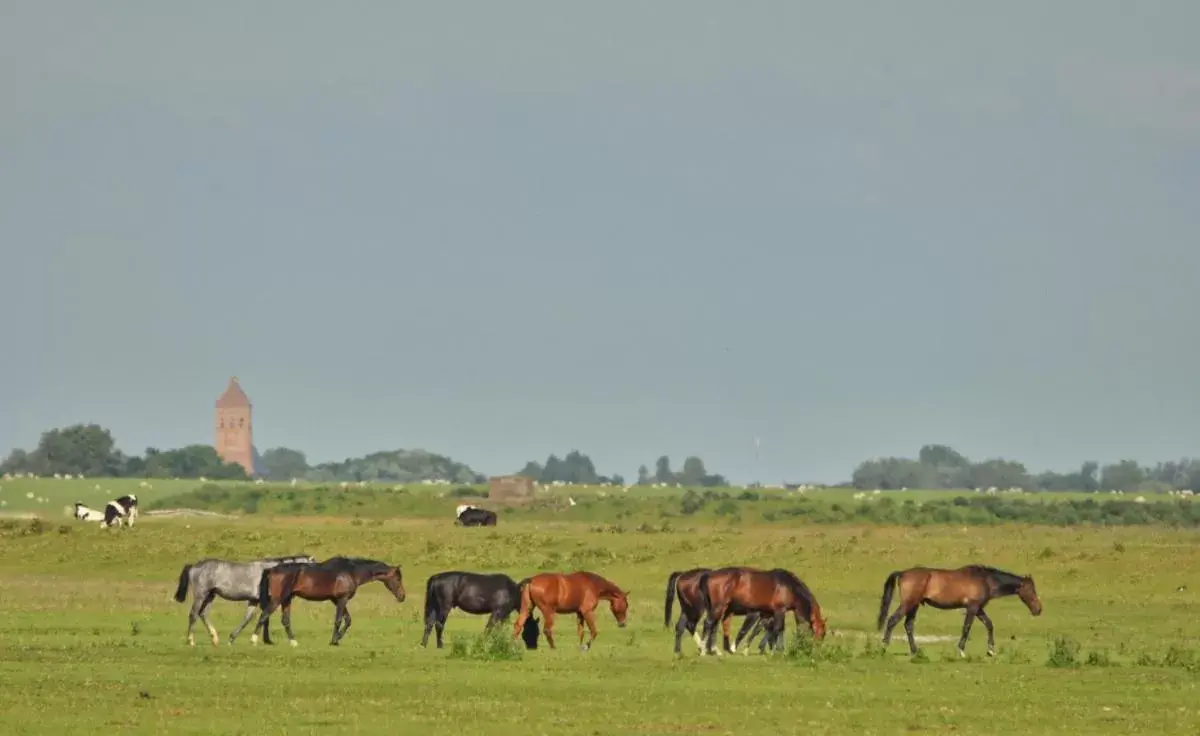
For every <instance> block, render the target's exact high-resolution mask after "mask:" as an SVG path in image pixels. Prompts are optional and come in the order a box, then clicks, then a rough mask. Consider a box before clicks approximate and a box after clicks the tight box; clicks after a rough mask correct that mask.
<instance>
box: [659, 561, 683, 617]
mask: <svg viewBox="0 0 1200 736" xmlns="http://www.w3.org/2000/svg"><path fill="white" fill-rule="evenodd" d="M682 574H683V572H681V571H679V570H676V571H675V572H673V573H671V576H670V577H668V578H667V602H666V604H665V605H664V606H663V610H664V614H663V628H667V629H669V628H671V606H673V605H674V604H675V585H676V583H678V582H679V576H680V575H682Z"/></svg>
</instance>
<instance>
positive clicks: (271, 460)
mask: <svg viewBox="0 0 1200 736" xmlns="http://www.w3.org/2000/svg"><path fill="white" fill-rule="evenodd" d="M262 464H263V466H264V467H265V468H266V473H267V478H269V479H271V480H276V481H284V480H291V479H292V478H303V477H304V476H305V474H306V473H308V459H307V458H306V457H305V456H304V453H303V452H301V451H299V450H292V449H289V448H287V447H273V448H271V449H270V450H267V451H266V452H264V453H263V455H262Z"/></svg>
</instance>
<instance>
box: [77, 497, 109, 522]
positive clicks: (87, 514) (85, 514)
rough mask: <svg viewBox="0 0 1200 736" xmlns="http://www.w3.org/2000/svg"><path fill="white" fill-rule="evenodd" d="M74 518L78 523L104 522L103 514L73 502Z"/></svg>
mask: <svg viewBox="0 0 1200 736" xmlns="http://www.w3.org/2000/svg"><path fill="white" fill-rule="evenodd" d="M75 518H76V519H78V520H79V521H104V512H103V511H97V510H96V509H92V508H88V507H87V506H84V505H83V504H81V503H79V502H78V501H76V502H75Z"/></svg>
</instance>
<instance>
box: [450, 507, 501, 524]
mask: <svg viewBox="0 0 1200 736" xmlns="http://www.w3.org/2000/svg"><path fill="white" fill-rule="evenodd" d="M454 523H455V524H458V525H459V526H496V512H494V511H488V510H487V509H481V508H479V507H478V506H471V505H470V504H462V505H461V506H459V507H458V509H456V514H455V518H454Z"/></svg>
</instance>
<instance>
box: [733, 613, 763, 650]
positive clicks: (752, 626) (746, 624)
mask: <svg viewBox="0 0 1200 736" xmlns="http://www.w3.org/2000/svg"><path fill="white" fill-rule="evenodd" d="M761 626H762V619H761V618H759V617H758V616H747V617H746V620H745V621H743V622H742V628H740V629H738V634H737V637H736V638H734V640H733V650H734V651H735V652H736V651H737V648H738V647H739V646H741V645H742V640H743V639H746V634H749V635H750V638H749V639H746V648H745V649H743V650H742V654H749V653H750V645H751V644H753V643H754V637H756V636H758V632H759V629H760V628H761Z"/></svg>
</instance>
